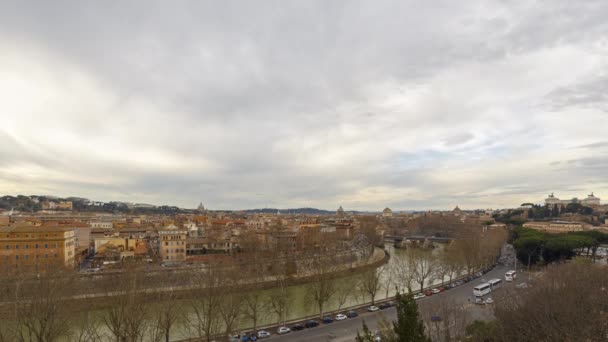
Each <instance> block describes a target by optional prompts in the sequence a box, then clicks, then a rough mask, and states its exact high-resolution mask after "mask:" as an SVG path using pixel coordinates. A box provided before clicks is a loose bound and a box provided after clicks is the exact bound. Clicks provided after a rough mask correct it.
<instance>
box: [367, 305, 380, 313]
mask: <svg viewBox="0 0 608 342" xmlns="http://www.w3.org/2000/svg"><path fill="white" fill-rule="evenodd" d="M378 310H380V309H379V308H378V307H377V306H375V305H372V306H368V307H367V311H369V312H375V311H378Z"/></svg>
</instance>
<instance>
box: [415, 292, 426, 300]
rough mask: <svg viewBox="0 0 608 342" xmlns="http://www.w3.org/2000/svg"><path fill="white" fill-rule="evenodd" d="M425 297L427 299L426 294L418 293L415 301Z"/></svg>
mask: <svg viewBox="0 0 608 342" xmlns="http://www.w3.org/2000/svg"><path fill="white" fill-rule="evenodd" d="M424 297H426V296H425V295H424V293H416V294H415V295H414V299H420V298H424Z"/></svg>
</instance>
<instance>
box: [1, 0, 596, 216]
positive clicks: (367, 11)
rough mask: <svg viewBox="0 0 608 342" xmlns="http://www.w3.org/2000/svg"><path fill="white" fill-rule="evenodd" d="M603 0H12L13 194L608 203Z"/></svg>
mask: <svg viewBox="0 0 608 342" xmlns="http://www.w3.org/2000/svg"><path fill="white" fill-rule="evenodd" d="M606 18H608V1H604V0H586V1H571V0H553V1H530V0H525V1H518V0H500V1H493V0H479V1H464V0H463V1H453V0H449V1H402V0H398V1H384V0H374V1H350V0H349V1H346V0H344V1H313V0H302V1H285V0H277V1H229V0H228V1H227V0H222V1H175V2H167V1H128V2H124V1H103V2H93V1H45V2H35V1H10V0H9V1H2V2H0V194H8V195H16V194H40V195H44V194H46V195H56V196H80V197H87V198H90V199H95V200H100V201H110V200H116V201H128V202H134V203H151V204H170V205H178V206H181V207H185V208H194V207H196V206H197V205H198V203H199V202H202V203H203V204H204V205H205V206H206V207H208V208H210V209H246V208H260V207H275V208H295V207H316V208H323V209H329V210H334V209H336V208H337V207H338V206H340V205H341V206H343V207H344V208H345V210H382V209H383V208H384V207H390V208H391V209H393V210H412V209H417V210H423V209H451V208H453V207H455V206H456V205H459V206H460V207H461V208H465V209H474V208H505V207H514V206H518V205H519V204H521V203H523V202H533V203H540V202H542V201H543V199H544V198H545V197H546V196H547V194H549V193H551V192H555V195H556V196H557V197H560V198H570V197H573V196H577V197H579V198H580V197H584V196H586V195H587V194H588V193H590V192H592V191H594V192H595V194H596V195H597V196H599V197H600V198H605V199H606V200H608V177H607V176H608V20H606Z"/></svg>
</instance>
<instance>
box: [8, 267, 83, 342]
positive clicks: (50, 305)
mask: <svg viewBox="0 0 608 342" xmlns="http://www.w3.org/2000/svg"><path fill="white" fill-rule="evenodd" d="M72 283H73V282H71V279H70V277H66V276H64V275H61V276H52V275H50V274H48V273H41V274H39V275H38V276H36V277H35V278H31V279H28V280H26V281H25V282H24V283H23V289H22V291H21V292H20V293H19V294H18V298H19V300H18V301H17V302H16V303H15V305H16V310H15V311H16V324H17V329H16V331H15V332H16V333H15V335H16V336H15V337H16V340H19V341H37V342H53V341H57V340H59V339H61V338H65V337H67V336H68V335H69V333H70V326H71V324H70V320H69V317H70V316H69V312H68V309H69V308H68V306H67V305H66V303H63V302H62V297H64V296H67V295H68V294H69V293H70V292H71V285H72Z"/></svg>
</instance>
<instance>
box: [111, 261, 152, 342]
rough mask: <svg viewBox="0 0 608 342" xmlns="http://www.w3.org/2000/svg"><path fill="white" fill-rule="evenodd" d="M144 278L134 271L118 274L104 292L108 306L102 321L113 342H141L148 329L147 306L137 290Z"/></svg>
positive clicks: (141, 294)
mask: <svg viewBox="0 0 608 342" xmlns="http://www.w3.org/2000/svg"><path fill="white" fill-rule="evenodd" d="M142 278H143V275H142V274H141V273H140V272H137V271H135V270H129V271H128V272H124V273H120V274H117V275H115V276H114V277H113V280H114V281H113V282H111V283H108V284H110V285H109V286H108V288H107V289H106V290H107V291H106V293H105V296H106V298H107V302H108V303H109V306H108V308H106V309H105V310H104V313H103V318H102V321H103V323H104V325H105V326H106V328H107V329H108V331H109V332H110V336H109V338H111V339H113V340H115V341H116V342H138V341H143V339H144V337H145V333H146V329H147V322H148V311H147V309H148V307H147V303H146V300H145V298H144V295H143V293H141V292H140V291H139V289H140V282H142V280H143V279H142Z"/></svg>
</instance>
